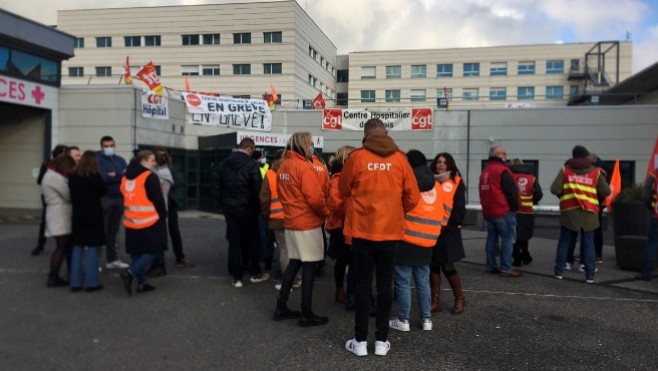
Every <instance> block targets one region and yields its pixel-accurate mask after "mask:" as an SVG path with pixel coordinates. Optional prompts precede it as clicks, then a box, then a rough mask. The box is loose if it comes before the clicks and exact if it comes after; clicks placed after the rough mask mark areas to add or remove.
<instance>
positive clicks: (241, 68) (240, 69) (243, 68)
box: [233, 64, 251, 75]
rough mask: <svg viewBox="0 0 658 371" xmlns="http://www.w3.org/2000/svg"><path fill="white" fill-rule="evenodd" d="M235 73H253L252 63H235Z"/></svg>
mask: <svg viewBox="0 0 658 371" xmlns="http://www.w3.org/2000/svg"><path fill="white" fill-rule="evenodd" d="M233 74H234V75H251V65H250V64H234V65H233Z"/></svg>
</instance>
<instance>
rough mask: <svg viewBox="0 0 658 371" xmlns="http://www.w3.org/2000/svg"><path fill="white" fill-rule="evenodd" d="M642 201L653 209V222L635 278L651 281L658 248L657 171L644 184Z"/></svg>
mask: <svg viewBox="0 0 658 371" xmlns="http://www.w3.org/2000/svg"><path fill="white" fill-rule="evenodd" d="M642 201H643V202H644V203H645V205H647V207H649V208H650V209H651V216H652V218H651V221H650V222H649V231H648V233H647V244H646V245H645V247H644V257H643V259H642V267H641V268H640V273H638V274H637V276H635V279H636V280H641V281H650V280H651V272H653V269H654V267H655V265H656V247H658V208H657V206H656V205H657V204H658V202H657V201H658V182H656V169H653V170H651V172H650V173H649V176H648V177H647V180H646V181H645V182H644V189H643V191H642Z"/></svg>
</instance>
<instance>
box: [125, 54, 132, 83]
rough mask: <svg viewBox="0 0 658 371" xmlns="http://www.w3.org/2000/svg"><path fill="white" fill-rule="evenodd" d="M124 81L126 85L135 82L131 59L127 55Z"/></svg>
mask: <svg viewBox="0 0 658 371" xmlns="http://www.w3.org/2000/svg"><path fill="white" fill-rule="evenodd" d="M123 68H124V70H123V81H124V82H125V83H126V85H132V84H133V76H132V75H131V74H130V60H129V57H126V65H125V66H124V67H123Z"/></svg>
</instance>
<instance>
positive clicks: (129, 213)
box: [120, 171, 160, 229]
mask: <svg viewBox="0 0 658 371" xmlns="http://www.w3.org/2000/svg"><path fill="white" fill-rule="evenodd" d="M151 174H152V173H151V171H145V172H143V173H141V174H139V176H138V177H137V178H135V179H132V180H129V179H128V178H126V177H125V176H124V177H123V178H122V179H121V188H120V189H121V194H122V195H123V206H124V208H125V212H124V214H123V225H124V226H125V227H126V228H130V229H144V228H148V227H150V226H152V225H153V224H155V223H156V222H157V221H158V219H160V216H159V215H158V212H157V210H155V206H154V205H153V202H151V200H149V199H148V197H147V196H146V187H145V186H144V185H145V184H146V178H148V176H149V175H151Z"/></svg>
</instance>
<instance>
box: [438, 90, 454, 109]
mask: <svg viewBox="0 0 658 371" xmlns="http://www.w3.org/2000/svg"><path fill="white" fill-rule="evenodd" d="M446 93H448V99H449V100H450V101H452V89H445V88H444V89H436V106H437V107H447V102H448V101H447V100H446Z"/></svg>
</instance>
